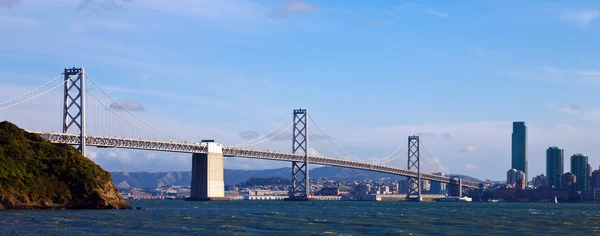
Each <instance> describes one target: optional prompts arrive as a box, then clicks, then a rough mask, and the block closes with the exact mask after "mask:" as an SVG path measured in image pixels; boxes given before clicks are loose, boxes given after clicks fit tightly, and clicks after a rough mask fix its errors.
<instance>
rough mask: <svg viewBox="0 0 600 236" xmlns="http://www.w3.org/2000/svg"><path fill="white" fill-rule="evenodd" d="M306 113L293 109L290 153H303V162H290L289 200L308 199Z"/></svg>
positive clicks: (302, 110)
mask: <svg viewBox="0 0 600 236" xmlns="http://www.w3.org/2000/svg"><path fill="white" fill-rule="evenodd" d="M307 116H308V113H307V111H306V109H295V110H294V130H293V132H292V135H293V137H292V153H293V154H296V153H297V152H301V153H303V154H304V161H303V162H296V161H294V162H292V186H291V190H290V196H289V198H288V199H289V200H300V201H302V200H308V196H309V195H310V184H309V179H308V135H307V133H308V123H307V119H306V118H307Z"/></svg>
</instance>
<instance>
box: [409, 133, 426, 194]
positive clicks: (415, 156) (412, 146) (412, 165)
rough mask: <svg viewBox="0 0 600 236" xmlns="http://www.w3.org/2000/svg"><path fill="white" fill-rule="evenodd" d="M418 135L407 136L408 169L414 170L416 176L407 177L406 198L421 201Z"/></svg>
mask: <svg viewBox="0 0 600 236" xmlns="http://www.w3.org/2000/svg"><path fill="white" fill-rule="evenodd" d="M419 144H420V143H419V136H408V170H416V171H417V177H409V178H408V192H407V194H406V198H407V199H408V200H412V201H419V202H420V201H422V200H423V198H422V197H421V159H420V152H419Z"/></svg>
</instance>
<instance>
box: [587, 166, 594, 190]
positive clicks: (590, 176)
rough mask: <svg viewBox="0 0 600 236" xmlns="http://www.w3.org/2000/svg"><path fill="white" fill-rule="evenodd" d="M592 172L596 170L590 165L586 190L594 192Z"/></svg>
mask: <svg viewBox="0 0 600 236" xmlns="http://www.w3.org/2000/svg"><path fill="white" fill-rule="evenodd" d="M592 172H594V168H593V167H592V165H590V163H588V165H587V183H586V184H587V185H586V190H590V191H591V190H592V183H591V181H592Z"/></svg>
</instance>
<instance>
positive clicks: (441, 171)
mask: <svg viewBox="0 0 600 236" xmlns="http://www.w3.org/2000/svg"><path fill="white" fill-rule="evenodd" d="M419 142H420V143H421V145H422V146H423V149H424V150H425V153H427V156H428V157H429V158H430V159H431V161H433V163H434V164H435V165H436V166H437V168H438V169H439V170H440V173H442V174H443V173H444V170H443V169H442V168H441V167H440V165H438V163H437V162H436V161H435V160H434V159H433V157H431V155H430V154H429V152H428V151H427V148H426V147H425V144H424V143H423V141H421V140H420V139H419ZM431 169H433V168H431Z"/></svg>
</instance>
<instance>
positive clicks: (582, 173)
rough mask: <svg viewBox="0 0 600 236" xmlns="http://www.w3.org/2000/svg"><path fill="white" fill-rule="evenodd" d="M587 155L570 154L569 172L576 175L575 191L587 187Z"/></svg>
mask: <svg viewBox="0 0 600 236" xmlns="http://www.w3.org/2000/svg"><path fill="white" fill-rule="evenodd" d="M587 169H588V157H587V156H585V155H583V154H575V155H573V156H571V173H573V174H574V175H575V176H577V191H582V190H586V189H587V187H586V185H587V175H588V173H587Z"/></svg>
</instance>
